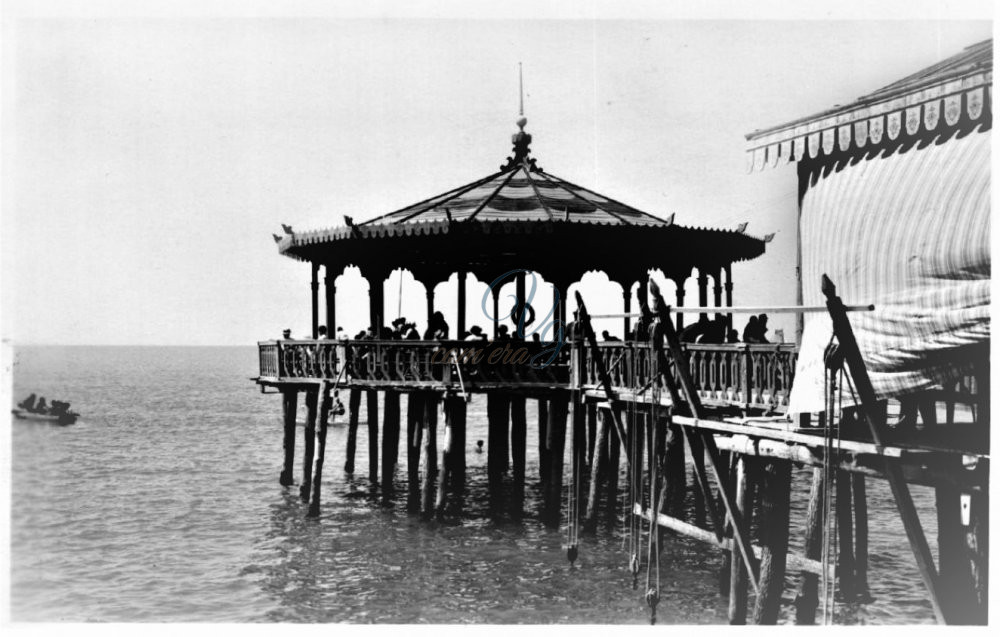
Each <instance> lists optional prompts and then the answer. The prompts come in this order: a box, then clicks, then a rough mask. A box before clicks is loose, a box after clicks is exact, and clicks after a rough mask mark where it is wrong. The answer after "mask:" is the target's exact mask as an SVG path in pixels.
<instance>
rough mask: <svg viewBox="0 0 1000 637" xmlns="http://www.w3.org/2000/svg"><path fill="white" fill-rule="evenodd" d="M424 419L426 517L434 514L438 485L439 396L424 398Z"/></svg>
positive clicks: (422, 499) (423, 501) (422, 490)
mask: <svg viewBox="0 0 1000 637" xmlns="http://www.w3.org/2000/svg"><path fill="white" fill-rule="evenodd" d="M423 402H424V417H423V427H422V429H423V431H424V434H423V436H424V440H423V454H422V456H423V457H422V463H423V467H424V474H423V479H422V481H421V485H420V504H421V506H420V509H421V512H422V513H423V515H424V517H430V516H431V515H433V514H434V495H435V486H436V484H437V473H438V468H437V409H438V397H437V394H432V393H428V394H426V396H425V398H424V401H423Z"/></svg>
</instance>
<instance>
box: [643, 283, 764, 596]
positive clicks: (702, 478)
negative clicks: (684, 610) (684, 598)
mask: <svg viewBox="0 0 1000 637" xmlns="http://www.w3.org/2000/svg"><path fill="white" fill-rule="evenodd" d="M649 295H650V296H651V297H652V300H653V302H652V303H651V304H650V306H651V307H652V308H653V312H654V314H656V316H657V318H658V319H659V320H658V321H657V324H656V327H655V329H654V330H653V351H654V352H656V358H657V361H658V363H659V368H660V373H661V375H662V376H663V379H664V381H666V383H667V387H669V388H670V395H671V397H675V396H676V394H677V393H678V392H677V388H676V386H675V382H674V379H673V378H672V377H671V376H670V374H669V372H668V367H667V357H666V355H665V354H664V352H663V342H664V341H666V344H667V346H668V347H669V348H670V354H671V356H672V358H673V359H674V364H675V366H676V370H677V376H678V378H679V379H680V385H681V390H682V391H683V392H684V397H685V398H686V399H687V404H688V407H689V408H690V410H691V415H692V416H693V417H694V418H696V419H700V418H703V417H704V410H703V409H702V405H701V398H700V397H699V396H698V391H697V389H696V388H695V386H694V382H693V381H692V380H691V375H690V372H689V370H688V367H687V358H686V357H685V356H684V352H683V351H682V350H681V344H680V339H679V338H678V337H677V331H676V330H675V329H674V326H673V323H672V322H671V321H670V308H669V306H668V305H667V304H666V303H665V302H664V300H663V296H662V295H661V294H660V289H659V287H657V285H656V282H655V281H653V279H650V280H649ZM675 400H676V398H675ZM675 404H676V403H675ZM681 430H682V431H683V432H684V437H685V438H686V439H687V440H688V443H689V444H690V445H691V454H692V455H693V456H694V462H695V469H696V472H697V474H698V480H699V482H700V483H701V484H702V485H703V487H702V488H703V493H705V496H706V497H705V501H706V504H707V505H708V509H709V513H710V514H711V515H712V516H713V520H712V522H713V524H714V525H715V531H716V535H717V536H719V538H720V540H721V538H722V535H723V534H724V533H725V528H724V522H723V521H721V520H719V519H718V513H717V512H714V513H713V509H714V502H711V501H712V498H711V497H710V496H709V494H710V493H711V490H710V488H709V487H708V476H707V474H706V472H705V455H706V454H707V455H708V465H709V466H710V467H711V468H712V473H714V474H715V481H716V484H717V485H718V487H719V495H720V496H721V497H722V503H723V504H724V505H725V507H726V514H727V515H728V516H729V520H730V521H731V522H732V527H733V540H734V541H735V542H736V545H737V547H739V550H740V554H741V555H742V556H743V562H744V564H745V565H746V569H747V575H748V579H749V580H750V584H751V585H752V586H753V589H754V593H755V594H756V593H759V584H758V582H759V579H760V575H759V573H760V566H759V564H758V562H757V556H756V555H755V554H754V552H753V549H752V548H751V545H750V529H749V528H748V527H747V524H746V521H745V520H744V519H743V515H742V514H741V513H740V511H739V509H738V508H737V507H736V497H735V495H734V494H733V492H732V487H733V485H732V483H731V482H730V480H729V471H728V467H724V466H722V465H721V460H720V457H719V448H718V447H717V446H716V444H715V437H714V436H713V435H712V434H711V433H708V432H704V431H697V432H692V434H691V435H689V433H688V431H687V427H681ZM695 441H697V442H695ZM699 443H700V444H699ZM699 446H700V447H703V451H702V450H701V449H699V448H698V447H699ZM709 503H710V504H709Z"/></svg>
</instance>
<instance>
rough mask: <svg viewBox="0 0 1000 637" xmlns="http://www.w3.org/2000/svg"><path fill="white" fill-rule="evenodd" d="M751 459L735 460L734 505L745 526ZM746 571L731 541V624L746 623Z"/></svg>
mask: <svg viewBox="0 0 1000 637" xmlns="http://www.w3.org/2000/svg"><path fill="white" fill-rule="evenodd" d="M748 462H753V460H751V459H749V458H747V457H746V456H739V457H738V458H737V460H736V473H735V480H736V492H735V496H736V507H737V508H738V509H739V511H740V513H741V514H743V519H744V520H746V522H747V527H748V528H749V527H750V525H751V516H752V511H751V507H750V502H752V496H751V490H752V488H753V486H752V485H750V484H747V482H748V480H747V463H748ZM747 584H748V582H747V572H746V567H745V566H744V565H743V556H742V555H740V549H739V547H738V546H736V543H735V542H733V548H732V550H731V551H730V571H729V623H730V624H731V625H733V626H742V625H744V624H746V623H747V593H748V588H747Z"/></svg>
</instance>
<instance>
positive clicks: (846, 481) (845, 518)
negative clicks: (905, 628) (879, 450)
mask: <svg viewBox="0 0 1000 637" xmlns="http://www.w3.org/2000/svg"><path fill="white" fill-rule="evenodd" d="M836 489H837V499H836V508H837V512H836V515H837V533H838V541H837V556H838V558H837V575H838V579H839V580H840V582H839V585H838V586H837V590H839V591H840V593H841V595H843V597H844V599H845V600H848V601H853V600H854V595H855V593H856V588H855V586H854V520H853V518H852V516H851V474H849V473H848V472H846V471H838V472H837V477H836Z"/></svg>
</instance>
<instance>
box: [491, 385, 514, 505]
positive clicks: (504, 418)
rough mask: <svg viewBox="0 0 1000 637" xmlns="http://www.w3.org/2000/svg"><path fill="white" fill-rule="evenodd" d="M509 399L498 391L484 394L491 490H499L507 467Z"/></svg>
mask: <svg viewBox="0 0 1000 637" xmlns="http://www.w3.org/2000/svg"><path fill="white" fill-rule="evenodd" d="M509 418H510V402H509V399H508V398H507V397H506V396H504V395H503V394H502V393H500V392H489V393H488V394H487V395H486V419H487V427H488V429H487V436H486V437H487V442H486V445H487V446H486V475H487V477H488V478H489V486H490V491H491V492H496V491H498V490H499V488H500V486H501V483H502V481H503V473H504V471H505V470H506V467H507V451H508V446H509V443H508V431H507V429H508V419H509Z"/></svg>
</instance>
